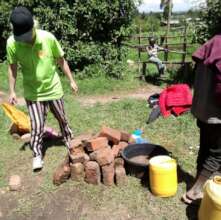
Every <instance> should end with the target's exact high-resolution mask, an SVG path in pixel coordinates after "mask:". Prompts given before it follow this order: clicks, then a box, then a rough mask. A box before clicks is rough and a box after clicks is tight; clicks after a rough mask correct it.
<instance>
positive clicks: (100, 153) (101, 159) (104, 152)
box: [90, 147, 114, 166]
mask: <svg viewBox="0 0 221 220" xmlns="http://www.w3.org/2000/svg"><path fill="white" fill-rule="evenodd" d="M90 158H91V159H93V160H96V161H97V162H98V164H99V165H100V166H105V165H107V164H110V163H112V162H113V161H114V155H113V153H112V150H111V148H110V147H105V148H102V149H100V150H97V151H94V152H93V153H91V154H90Z"/></svg>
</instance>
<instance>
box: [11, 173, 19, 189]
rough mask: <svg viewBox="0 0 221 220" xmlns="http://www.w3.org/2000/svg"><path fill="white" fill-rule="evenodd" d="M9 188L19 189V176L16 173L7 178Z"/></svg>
mask: <svg viewBox="0 0 221 220" xmlns="http://www.w3.org/2000/svg"><path fill="white" fill-rule="evenodd" d="M9 189H10V190H11V191H18V190H20V189H21V177H20V176H18V175H13V176H11V177H10V179H9Z"/></svg>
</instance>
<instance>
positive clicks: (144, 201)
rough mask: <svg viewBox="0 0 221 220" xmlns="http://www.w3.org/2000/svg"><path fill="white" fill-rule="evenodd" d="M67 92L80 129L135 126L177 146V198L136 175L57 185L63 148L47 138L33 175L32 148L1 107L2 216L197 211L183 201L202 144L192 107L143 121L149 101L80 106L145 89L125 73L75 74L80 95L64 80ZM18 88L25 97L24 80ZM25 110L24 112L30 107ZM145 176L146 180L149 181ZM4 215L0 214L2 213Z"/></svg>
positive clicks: (116, 219) (2, 75) (18, 219)
mask: <svg viewBox="0 0 221 220" xmlns="http://www.w3.org/2000/svg"><path fill="white" fill-rule="evenodd" d="M0 81H1V82H2V83H1V87H0V90H3V91H7V88H8V86H7V77H6V65H5V64H0ZM62 81H63V85H64V90H65V97H64V99H65V109H66V112H67V116H68V119H69V122H70V124H71V127H72V128H73V131H74V133H75V135H79V134H83V133H88V132H89V133H96V132H98V131H99V129H100V128H101V126H102V125H107V126H110V127H113V128H118V129H123V130H126V131H128V132H132V131H133V130H134V129H136V128H141V129H142V130H143V131H144V137H145V138H146V139H148V140H149V141H150V142H152V143H155V144H160V145H162V146H164V147H165V148H167V149H168V150H169V151H171V152H172V154H173V156H174V157H175V158H176V159H177V162H178V164H179V166H180V167H181V169H182V172H181V174H180V182H179V187H178V192H177V194H176V196H174V197H172V198H166V199H162V198H157V197H154V196H153V195H152V194H151V193H150V191H149V189H148V188H146V187H144V186H142V185H141V183H140V181H139V180H138V179H136V178H134V177H128V184H127V185H126V186H124V187H110V188H108V187H105V186H92V185H88V184H86V183H76V182H72V181H68V182H67V183H65V184H63V185H61V186H59V187H55V186H54V185H53V184H52V174H53V171H54V169H55V168H56V166H57V165H58V164H59V163H60V162H61V161H62V160H63V158H64V156H65V154H66V150H65V147H64V146H62V145H58V146H56V145H53V144H52V143H45V146H47V151H46V156H45V159H44V161H45V165H44V169H43V170H42V172H40V173H37V174H35V173H32V170H31V159H32V153H31V151H30V149H29V148H28V147H27V148H26V150H20V148H21V145H22V143H21V142H19V141H16V140H13V139H12V137H11V136H10V135H9V134H8V128H9V126H10V121H9V120H8V118H7V117H6V116H5V114H4V113H3V111H2V109H1V108H0V121H1V123H0V140H1V141H0V155H1V159H0V214H2V215H3V218H2V219H4V220H26V219H27V220H28V219H39V220H40V219H48V220H49V219H53V220H60V219H65V220H66V219H67V220H68V219H70V220H75V219H76V220H78V219H79V220H94V219H99V220H103V219H110V220H121V219H122V220H126V219H131V220H134V219H135V220H142V219H149V220H166V219H167V220H178V219H179V220H182V219H194V218H195V215H196V212H197V209H195V208H193V207H187V206H186V205H184V204H183V203H182V202H181V201H180V197H181V195H182V194H183V193H184V192H185V190H186V187H187V185H188V184H189V183H190V180H191V178H192V176H194V170H195V159H196V154H197V150H198V148H197V145H198V138H199V137H198V129H197V127H196V125H195V120H194V119H193V117H192V116H191V114H190V113H187V114H185V115H183V116H180V117H178V118H175V117H173V116H171V117H169V118H166V119H163V118H160V119H158V120H157V121H156V122H154V123H153V124H150V125H147V124H146V123H145V122H146V120H147V116H148V114H149V113H150V109H149V108H148V107H147V105H146V101H145V100H135V99H130V98H126V99H124V100H121V101H119V102H114V103H107V104H104V105H102V104H99V103H98V104H96V105H94V106H82V105H81V103H80V102H79V101H77V99H76V98H77V97H78V96H81V97H84V96H88V95H90V96H94V97H95V98H96V95H100V94H102V95H105V94H106V95H108V94H116V93H117V92H119V91H124V92H126V93H131V92H132V91H134V90H136V89H139V88H140V87H144V86H145V84H144V83H140V82H139V81H138V80H136V79H134V76H133V75H128V76H127V78H126V79H125V80H118V81H117V80H113V79H107V78H97V79H88V80H77V82H78V85H79V94H78V95H76V96H73V95H72V94H71V92H70V89H69V87H68V83H67V80H65V79H62ZM17 91H18V94H19V95H22V90H21V78H20V77H19V80H18V84H17ZM21 109H22V110H24V111H27V110H26V108H25V107H21ZM47 123H48V124H49V125H51V126H53V127H55V128H57V127H58V126H57V122H56V121H55V119H54V118H53V117H52V115H51V114H50V113H49V115H48V119H47ZM13 174H18V175H20V176H21V177H22V185H23V189H22V191H20V192H9V191H7V184H8V179H9V177H10V176H11V175H13ZM147 181H148V180H147ZM0 219H1V217H0Z"/></svg>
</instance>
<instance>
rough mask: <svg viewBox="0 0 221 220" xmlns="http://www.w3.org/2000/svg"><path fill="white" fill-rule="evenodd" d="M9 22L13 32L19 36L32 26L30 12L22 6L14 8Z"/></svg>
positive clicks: (32, 21)
mask: <svg viewBox="0 0 221 220" xmlns="http://www.w3.org/2000/svg"><path fill="white" fill-rule="evenodd" d="M10 22H11V23H12V26H13V33H14V35H16V36H20V35H22V34H24V33H26V32H28V31H30V30H31V29H32V28H33V26H34V20H33V16H32V14H31V12H30V11H29V10H28V9H27V8H25V7H22V6H19V7H16V8H14V10H13V11H12V13H11V16H10Z"/></svg>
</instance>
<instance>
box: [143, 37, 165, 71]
mask: <svg viewBox="0 0 221 220" xmlns="http://www.w3.org/2000/svg"><path fill="white" fill-rule="evenodd" d="M146 51H147V54H148V57H149V59H148V60H149V61H150V62H151V63H154V64H156V66H157V69H158V71H159V74H160V75H162V74H164V72H165V69H166V66H165V64H163V63H162V61H161V60H160V59H159V58H158V51H165V49H164V48H162V47H160V46H158V45H157V44H156V39H155V38H154V37H150V38H149V46H147V47H146Z"/></svg>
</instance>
